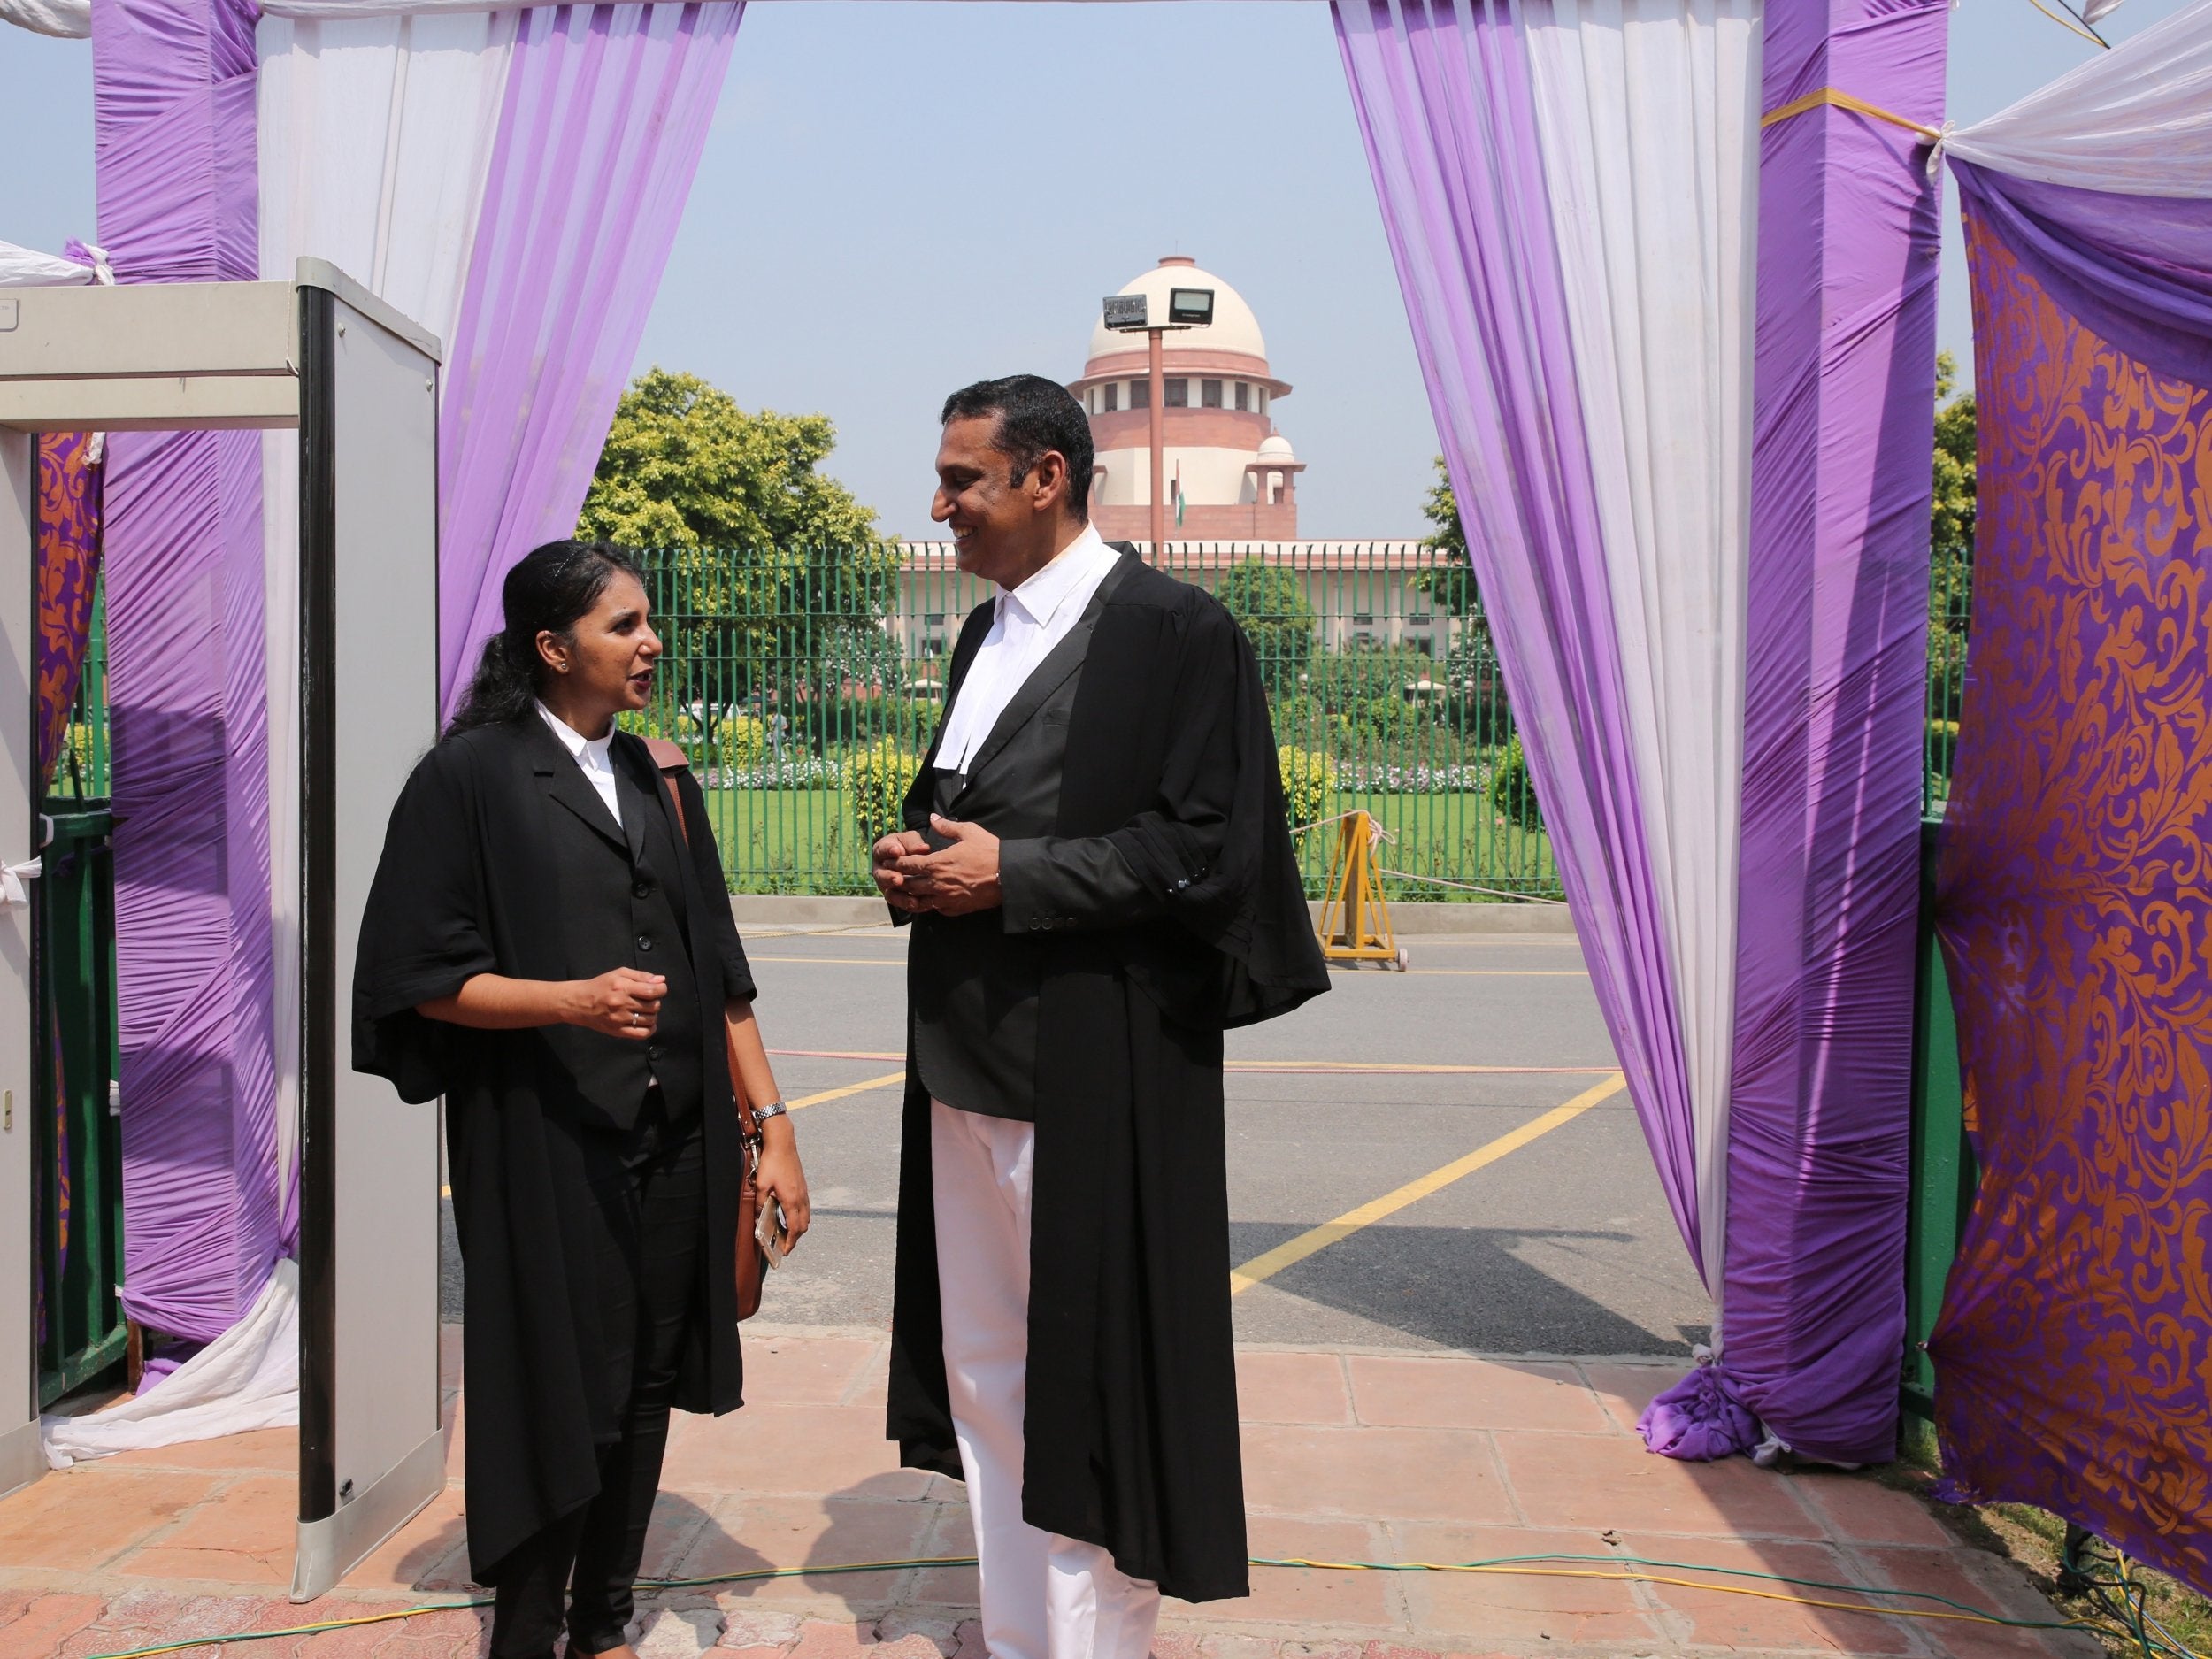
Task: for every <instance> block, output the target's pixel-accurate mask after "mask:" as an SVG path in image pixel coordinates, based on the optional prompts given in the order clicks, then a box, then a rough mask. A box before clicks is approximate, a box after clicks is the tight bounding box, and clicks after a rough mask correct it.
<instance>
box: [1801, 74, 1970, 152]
mask: <svg viewBox="0 0 2212 1659" xmlns="http://www.w3.org/2000/svg"><path fill="white" fill-rule="evenodd" d="M1823 104H1832V105H1833V106H1834V107H1835V108H1837V109H1839V110H1849V111H1851V112H1852V113H1853V114H1855V115H1869V116H1872V117H1873V118H1874V119H1876V120H1878V121H1887V122H1888V123H1889V124H1890V125H1891V126H1892V127H1903V128H1904V129H1905V130H1906V131H1907V132H1909V133H1917V134H1920V135H1921V137H1923V138H1924V139H1926V140H1927V141H1928V142H1930V143H1934V142H1936V141H1937V140H1938V139H1939V138H1941V137H1942V136H1943V129H1942V128H1941V127H1930V126H1929V125H1928V124H1927V123H1926V122H1925V121H1916V120H1914V119H1912V117H1910V116H1909V115H1900V114H1898V113H1897V111H1894V110H1886V109H1884V108H1883V107H1882V106H1881V105H1880V104H1869V103H1868V102H1867V101H1866V100H1865V99H1864V98H1862V97H1855V96H1853V95H1852V94H1850V93H1848V92H1846V91H1845V90H1844V89H1843V88H1840V87H1823V88H1820V89H1819V90H1818V91H1816V92H1808V93H1807V94H1806V95H1805V96H1803V97H1801V98H1792V99H1791V100H1790V101H1789V102H1788V103H1787V104H1784V105H1783V106H1782V107H1781V108H1780V109H1778V110H1769V111H1767V112H1766V113H1765V114H1764V115H1763V116H1761V117H1760V118H1759V125H1760V126H1761V127H1772V126H1774V125H1775V124H1776V123H1777V122H1778V121H1786V120H1788V119H1790V118H1791V117H1792V116H1793V115H1802V114H1804V113H1805V112H1806V111H1808V110H1816V109H1819V108H1820V107H1821V106H1822V105H1823Z"/></svg>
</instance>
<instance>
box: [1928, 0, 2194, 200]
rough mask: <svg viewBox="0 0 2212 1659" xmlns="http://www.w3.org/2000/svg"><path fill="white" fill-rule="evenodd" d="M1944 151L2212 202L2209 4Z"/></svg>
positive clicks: (2015, 170)
mask: <svg viewBox="0 0 2212 1659" xmlns="http://www.w3.org/2000/svg"><path fill="white" fill-rule="evenodd" d="M1943 149H1944V151H1945V153H1947V154H1948V155H1953V156H1956V157H1958V158H1959V159H1960V160H1961V161H1968V162H1973V163H1976V164H1978V165H1982V166H1985V167H1987V168H1989V169H1991V170H1992V171H1993V172H1996V173H2008V174H2010V175H2012V176H2013V177H2015V178H2019V179H2035V180H2040V181H2041V182H2043V183H2045V184H2063V185H2070V186H2072V187H2074V188H2078V189H2084V190H2106V191H2110V192H2112V193H2114V194H2116V195H2121V196H2198V197H2202V196H2212V4H2197V5H2193V6H2191V7H2190V8H2189V9H2188V10H2187V11H2185V12H2177V13H2176V14H2175V15H2174V16H2172V17H2170V18H2168V19H2166V20H2165V21H2164V22H2162V23H2160V24H2158V25H2156V26H2155V27H2151V28H2147V29H2146V30H2144V31H2143V33H2142V34H2140V35H2137V36H2136V37H2135V38H2134V39H2133V40H2131V41H2130V42H2127V44H2126V45H2125V46H2124V47H2123V48H2122V49H2121V50H2117V51H2111V52H2100V53H2098V54H2097V55H2096V56H2095V57H2094V58H2088V59H2087V60H2085V62H2083V63H2082V64H2081V65H2079V66H2078V67H2077V68H2075V69H2074V70H2072V71H2070V73H2066V74H2064V75H2062V76H2060V77H2059V79H2057V80H2056V81H2053V82H2051V84H2050V85H2049V86H2047V87H2043V88H2039V89H2038V90H2037V91H2035V92H2033V93H2031V94H2030V95H2029V96H2026V97H2024V98H2023V99H2021V100H2020V101H2019V102H2018V103H2017V104H2013V105H2012V106H2011V107H2009V108H2008V109H2005V110H2001V111H1998V112H1997V113H1996V114H1995V115H1993V116H1991V117H1990V118H1989V119H1987V120H1985V121H1977V122H1975V123H1974V125H1973V126H1971V127H1965V128H1963V129H1962V130H1960V131H1958V132H1955V133H1952V134H1949V135H1948V136H1947V137H1946V138H1945V139H1944V141H1943Z"/></svg>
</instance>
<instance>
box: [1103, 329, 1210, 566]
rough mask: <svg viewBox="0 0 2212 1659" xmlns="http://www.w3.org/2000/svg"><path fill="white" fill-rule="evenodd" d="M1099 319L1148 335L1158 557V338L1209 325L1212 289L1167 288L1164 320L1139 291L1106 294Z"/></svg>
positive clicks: (1161, 528)
mask: <svg viewBox="0 0 2212 1659" xmlns="http://www.w3.org/2000/svg"><path fill="white" fill-rule="evenodd" d="M1102 320H1103V321H1104V323H1105V325H1106V326H1107V327H1108V328H1110V329H1111V330H1112V331H1113V332H1114V333H1116V334H1148V335H1150V336H1151V351H1150V354H1149V355H1150V359H1151V361H1150V365H1149V373H1150V376H1151V396H1150V397H1149V398H1148V399H1147V402H1148V404H1149V406H1150V407H1149V411H1148V412H1149V414H1150V417H1151V419H1150V421H1149V423H1148V424H1149V425H1150V426H1151V431H1152V552H1153V556H1154V557H1158V556H1159V553H1160V549H1161V548H1162V546H1163V545H1164V542H1165V541H1166V535H1167V505H1166V503H1165V501H1164V499H1163V497H1162V495H1161V488H1160V480H1161V474H1162V473H1164V472H1165V471H1166V470H1167V461H1166V446H1165V442H1164V438H1163V436H1162V432H1161V424H1160V423H1161V421H1162V420H1163V419H1164V416H1163V415H1162V413H1161V410H1162V408H1163V406H1164V404H1165V403H1166V402H1167V382H1166V380H1165V379H1164V377H1163V376H1162V374H1161V362H1162V353H1163V348H1162V346H1161V340H1162V337H1163V336H1164V335H1165V334H1167V332H1168V330H1170V329H1171V328H1209V327H1211V326H1213V320H1214V291H1213V290H1212V289H1211V288H1170V289H1169V290H1168V294H1167V318H1166V320H1165V321H1164V322H1154V321H1153V320H1152V307H1151V303H1150V301H1149V300H1148V299H1147V298H1146V296H1144V295H1141V294H1109V295H1108V296H1106V298H1105V301H1104V303H1103V307H1102Z"/></svg>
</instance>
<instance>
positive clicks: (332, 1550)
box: [0, 260, 444, 1600]
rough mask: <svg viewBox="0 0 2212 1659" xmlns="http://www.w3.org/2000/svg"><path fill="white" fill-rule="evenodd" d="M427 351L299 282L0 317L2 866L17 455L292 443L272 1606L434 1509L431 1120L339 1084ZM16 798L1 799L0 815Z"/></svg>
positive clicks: (410, 633) (406, 567) (20, 780)
mask: <svg viewBox="0 0 2212 1659" xmlns="http://www.w3.org/2000/svg"><path fill="white" fill-rule="evenodd" d="M438 357H439V346H438V342H437V341H436V340H435V339H434V337H433V336H431V335H429V334H426V333H425V332H424V331H423V330H422V329H420V328H419V327H418V326H415V325H414V324H413V323H411V322H410V321H408V320H407V319H405V318H403V317H402V316H400V315H399V314H398V313H397V312H396V311H393V310H391V308H390V307H388V306H387V305H385V304H383V303H381V302H380V301H378V300H377V299H375V298H374V297H373V296H371V295H370V294H369V293H368V292H367V291H366V290H365V289H364V288H361V287H360V286H359V285H358V284H357V283H355V282H354V281H352V280H350V279H349V278H348V277H346V276H344V275H342V273H339V272H337V271H336V270H334V269H333V268H332V267H330V266H329V265H325V264H323V263H322V262H320V261H319V260H302V261H301V262H300V265H299V270H298V273H297V280H296V281H293V282H222V283H187V284H175V285H149V286H145V287H131V288H27V289H20V290H17V291H15V292H13V293H10V294H7V295H5V296H0V803H4V802H6V801H8V800H12V801H14V803H16V804H15V805H14V806H13V807H12V808H5V809H0V864H8V865H19V864H24V863H27V861H28V860H30V859H31V858H32V857H34V856H36V853H37V851H38V848H37V841H36V831H35V812H34V806H33V801H34V795H33V790H34V783H35V779H34V774H33V757H32V739H31V733H32V703H33V695H34V690H35V670H36V645H35V631H34V621H35V614H36V610H35V607H36V597H35V583H36V579H37V555H36V539H35V513H36V511H37V502H38V495H37V490H38V479H37V471H36V460H35V434H38V433H41V432H51V431H70V430H82V429H88V428H98V429H104V430H107V431H111V432H115V431H176V430H191V429H213V428H230V429H237V428H251V427H266V428H287V429H292V428H296V430H297V431H298V433H299V465H300V491H299V500H300V534H299V558H300V587H299V591H300V664H301V672H300V699H301V708H300V714H301V719H300V749H301V753H300V757H299V762H300V765H299V787H300V797H301V798H300V807H301V842H302V858H301V870H300V896H301V906H300V916H301V940H300V959H301V1010H300V1016H301V1019H300V1025H301V1029H300V1049H301V1077H300V1113H301V1124H300V1141H299V1146H300V1160H301V1176H300V1238H301V1242H300V1474H299V1540H298V1552H297V1555H296V1562H295V1566H294V1572H293V1583H292V1594H293V1597H294V1599H295V1600H306V1599H309V1598H311V1597H313V1596H316V1595H319V1594H322V1593H323V1592H324V1591H326V1590H327V1589H329V1588H330V1587H331V1586H333V1585H334V1584H335V1583H336V1582H337V1581H338V1579H339V1578H341V1577H342V1576H343V1575H344V1573H345V1572H346V1571H348V1570H349V1568H350V1567H352V1566H353V1565H354V1563H357V1562H358V1561H359V1560H360V1559H361V1558H362V1557H363V1556H365V1555H367V1554H368V1553H369V1552H370V1551H371V1550H372V1549H373V1548H375V1547H376V1546H377V1545H378V1544H379V1543H380V1542H381V1541H382V1540H384V1539H385V1538H387V1537H388V1536H389V1535H390V1534H391V1533H392V1532H394V1531H396V1529H397V1528H398V1527H399V1526H400V1525H402V1524H403V1523H404V1522H405V1521H406V1520H407V1518H408V1517H410V1516H411V1515H413V1514H414V1513H415V1511H416V1510H418V1509H420V1508H421V1507H422V1506H423V1505H424V1504H425V1503H426V1502H429V1501H430V1499H431V1498H432V1497H433V1496H434V1495H435V1494H436V1493H437V1492H438V1490H439V1488H440V1487H441V1486H442V1485H443V1483H444V1458H443V1455H442V1446H441V1443H440V1436H439V1429H438V1144H437V1134H438V1119H437V1109H436V1107H435V1106H434V1105H423V1106H410V1105H407V1104H405V1103H403V1102H401V1101H400V1100H399V1098H398V1097H397V1095H396V1094H394V1093H393V1091H392V1088H391V1087H390V1085H388V1083H385V1082H384V1081H382V1080H381V1079H374V1078H368V1077H362V1076H358V1075H357V1074H356V1073H355V1072H354V1071H352V1070H351V1068H350V1067H349V1065H348V1064H346V1063H345V1055H346V1052H347V1049H348V1048H349V1035H348V1033H349V1029H350V1025H351V1013H350V1004H351V995H350V980H351V978H352V970H353V957H354V947H355V942H356V939H357V935H358V932H359V927H360V918H361V911H362V907H363V904H364V902H365V900H366V897H367V895H368V888H369V882H370V879H371V878H372V877H373V874H374V872H375V869H376V860H377V856H378V853H379V851H380V848H381V844H382V840H383V833H384V825H385V821H386V819H387V818H388V816H389V814H390V811H391V807H392V803H393V802H394V801H395V800H396V798H397V796H398V794H399V790H400V787H401V785H402V784H403V782H404V781H405V780H406V777H407V773H408V772H409V770H410V769H411V767H412V766H413V764H414V763H415V761H416V759H417V758H418V757H419V756H420V755H421V754H422V753H423V751H424V750H426V749H428V748H429V747H430V745H431V744H432V743H433V742H434V741H436V738H437V732H438V708H437V695H438V669H437V663H438V641H437V615H438V595H437V548H438V527H437V477H438V469H437V372H438ZM11 790H12V794H11V793H10V791H11ZM30 918H31V912H30V911H29V910H27V909H24V908H20V907H10V908H7V909H5V910H0V1493H4V1492H7V1491H9V1490H11V1489H12V1488H14V1487H16V1486H22V1485H24V1484H25V1483H27V1482H28V1481H30V1480H33V1479H36V1478H37V1477H38V1475H39V1474H40V1473H42V1471H44V1469H45V1466H46V1465H45V1458H44V1455H43V1454H42V1449H41V1447H40V1443H39V1433H38V1409H37V1380H36V1365H37V1346H36V1341H35V1336H36V1333H35V1330H34V1328H33V1311H32V1302H31V1275H32V1272H33V1271H34V1256H33V1238H32V1230H31V1221H30V1216H31V1210H32V1205H31V1191H32V1188H31V1183H32V1180H33V1179H34V1173H35V1172H34V1171H33V1168H32V1159H31V1148H32V1141H33V1137H32V1134H31V1123H30V1112H31V1110H33V1094H32V1079H33V1075H34V1071H33V1063H32V1052H31V1010H32V1005H33V1000H34V996H35V986H34V983H33V979H32V962H33V956H32V950H31V943H32V941H31V937H30V928H31V919H30Z"/></svg>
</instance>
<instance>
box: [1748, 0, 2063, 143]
mask: <svg viewBox="0 0 2212 1659" xmlns="http://www.w3.org/2000/svg"><path fill="white" fill-rule="evenodd" d="M2032 3H2033V0H2031V4H2032ZM1823 104H1832V105H1833V106H1834V107H1835V108H1837V109H1839V110H1849V111H1853V112H1854V113H1855V114H1859V115H1870V116H1872V117H1873V118H1874V119H1876V120H1878V121H1887V122H1888V123H1889V124H1890V125H1891V126H1892V127H1903V128H1904V129H1905V130H1906V131H1907V132H1909V133H1917V134H1920V135H1921V137H1923V138H1924V139H1926V140H1928V142H1931V143H1933V142H1935V141H1936V140H1937V139H1939V138H1941V137H1942V136H1943V130H1942V128H1940V127H1930V126H1929V125H1928V124H1927V123H1926V122H1924V121H1916V120H1914V119H1912V118H1911V117H1910V116H1908V115H1900V114H1898V113H1897V112H1896V111H1894V110H1886V109H1884V108H1883V107H1882V106H1881V105H1880V104H1869V103H1868V102H1867V101H1866V100H1865V99H1864V98H1861V97H1855V96H1852V95H1851V94H1850V93H1848V92H1846V91H1844V90H1842V88H1839V87H1823V88H1820V90H1819V91H1817V92H1808V93H1807V94H1806V95H1805V96H1803V97H1801V98H1793V99H1791V100H1790V101H1789V102H1788V103H1787V104H1784V105H1783V106H1782V107H1781V108H1780V109H1778V110H1770V111H1767V112H1766V113H1765V114H1764V115H1763V116H1761V117H1760V118H1759V125H1760V126H1761V127H1772V126H1773V125H1774V124H1775V123H1776V122H1777V121H1786V120H1788V119H1790V117H1792V116H1793V115H1802V114H1804V113H1805V111H1808V110H1816V109H1819V108H1820V107H1821V106H1822V105H1823Z"/></svg>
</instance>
